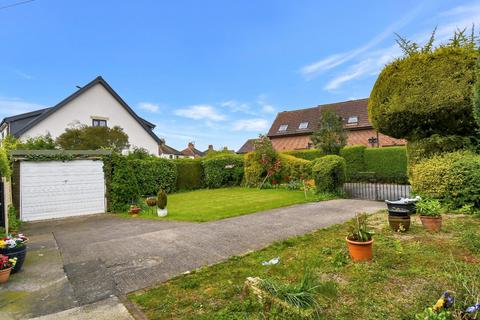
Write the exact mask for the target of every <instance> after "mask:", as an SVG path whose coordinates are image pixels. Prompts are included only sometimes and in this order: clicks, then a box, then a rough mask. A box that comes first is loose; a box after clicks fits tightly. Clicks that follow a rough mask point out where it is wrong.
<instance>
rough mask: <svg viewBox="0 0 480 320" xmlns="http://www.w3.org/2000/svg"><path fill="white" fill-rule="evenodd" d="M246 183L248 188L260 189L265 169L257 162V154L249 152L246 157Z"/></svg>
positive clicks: (244, 163)
mask: <svg viewBox="0 0 480 320" xmlns="http://www.w3.org/2000/svg"><path fill="white" fill-rule="evenodd" d="M243 166H244V183H245V186H247V187H258V186H259V185H260V183H261V182H262V176H263V174H264V169H263V168H262V166H261V165H260V164H259V163H258V162H257V161H256V160H255V154H254V153H253V152H249V153H247V154H246V155H245V157H244V162H243Z"/></svg>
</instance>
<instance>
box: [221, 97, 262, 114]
mask: <svg viewBox="0 0 480 320" xmlns="http://www.w3.org/2000/svg"><path fill="white" fill-rule="evenodd" d="M220 106H221V107H224V108H228V109H229V110H230V111H231V112H242V113H246V114H254V112H252V110H251V108H250V105H249V104H248V103H243V102H238V101H236V100H228V101H225V102H222V103H221V104H220Z"/></svg>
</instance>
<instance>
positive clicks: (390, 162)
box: [364, 147, 408, 183]
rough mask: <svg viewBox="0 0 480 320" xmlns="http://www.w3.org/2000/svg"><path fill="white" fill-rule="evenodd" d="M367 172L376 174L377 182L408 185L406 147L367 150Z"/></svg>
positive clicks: (365, 154)
mask: <svg viewBox="0 0 480 320" xmlns="http://www.w3.org/2000/svg"><path fill="white" fill-rule="evenodd" d="M364 158H365V171H367V172H374V173H375V178H376V180H377V181H381V182H396V183H406V182H407V180H408V178H407V152H406V149H405V147H385V148H367V149H365V153H364Z"/></svg>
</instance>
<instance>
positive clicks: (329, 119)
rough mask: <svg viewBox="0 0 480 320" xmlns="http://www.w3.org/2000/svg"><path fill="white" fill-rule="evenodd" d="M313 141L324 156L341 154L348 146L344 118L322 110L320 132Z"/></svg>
mask: <svg viewBox="0 0 480 320" xmlns="http://www.w3.org/2000/svg"><path fill="white" fill-rule="evenodd" d="M311 140H312V143H313V144H314V145H315V147H316V148H317V149H318V150H320V151H321V152H322V154H339V153H340V150H341V149H342V148H343V147H344V146H345V145H346V144H347V132H346V131H345V129H344V128H343V121H342V118H341V117H339V116H338V115H337V113H336V112H335V111H334V110H330V109H322V110H321V111H320V120H319V123H318V130H317V131H315V132H314V133H313V134H312V137H311Z"/></svg>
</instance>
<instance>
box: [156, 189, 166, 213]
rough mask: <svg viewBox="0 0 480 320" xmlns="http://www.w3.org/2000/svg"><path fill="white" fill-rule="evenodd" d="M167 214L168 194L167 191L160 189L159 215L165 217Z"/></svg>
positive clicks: (158, 197) (158, 196)
mask: <svg viewBox="0 0 480 320" xmlns="http://www.w3.org/2000/svg"><path fill="white" fill-rule="evenodd" d="M167 214H168V211H167V193H166V192H165V190H163V189H160V191H158V195H157V215H158V216H159V217H165V216H166V215H167Z"/></svg>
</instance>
